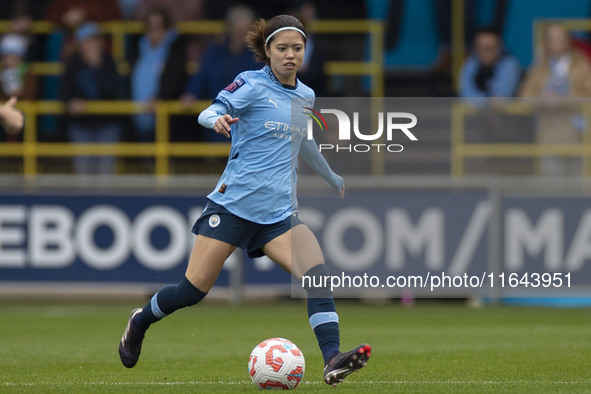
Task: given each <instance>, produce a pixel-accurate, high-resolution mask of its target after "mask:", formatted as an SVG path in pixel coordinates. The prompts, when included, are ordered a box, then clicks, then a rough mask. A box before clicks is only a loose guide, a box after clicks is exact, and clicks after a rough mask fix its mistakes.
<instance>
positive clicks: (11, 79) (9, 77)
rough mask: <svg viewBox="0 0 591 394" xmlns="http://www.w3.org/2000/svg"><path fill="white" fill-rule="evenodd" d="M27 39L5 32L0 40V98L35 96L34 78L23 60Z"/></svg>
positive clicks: (21, 98)
mask: <svg viewBox="0 0 591 394" xmlns="http://www.w3.org/2000/svg"><path fill="white" fill-rule="evenodd" d="M26 53H27V39H26V38H25V37H24V36H21V35H18V34H7V35H5V36H4V37H2V41H0V64H1V66H2V71H1V73H0V82H1V84H0V100H2V101H4V100H7V99H8V98H9V97H12V96H14V97H17V98H18V99H20V100H34V99H35V98H36V88H37V85H36V79H35V76H34V75H33V74H31V72H30V68H29V65H28V63H26V62H25V61H24V58H25V56H26Z"/></svg>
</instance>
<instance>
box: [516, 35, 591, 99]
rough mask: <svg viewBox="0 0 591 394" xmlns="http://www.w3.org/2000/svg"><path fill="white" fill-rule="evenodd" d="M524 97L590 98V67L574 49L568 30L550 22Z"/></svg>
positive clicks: (523, 92) (526, 84) (524, 88)
mask: <svg viewBox="0 0 591 394" xmlns="http://www.w3.org/2000/svg"><path fill="white" fill-rule="evenodd" d="M521 96H522V97H591V68H590V66H589V63H588V62H587V59H585V57H584V56H583V55H582V54H581V53H580V52H579V51H578V50H576V49H574V48H573V45H572V41H571V37H570V35H569V33H568V31H567V30H566V29H565V28H564V26H561V25H559V24H550V25H548V26H547V27H546V30H545V32H544V39H543V42H542V47H541V48H540V49H539V53H538V60H537V62H536V64H535V65H534V66H533V67H532V68H531V69H530V70H529V72H528V73H527V77H526V79H525V81H524V83H523V87H522V89H521Z"/></svg>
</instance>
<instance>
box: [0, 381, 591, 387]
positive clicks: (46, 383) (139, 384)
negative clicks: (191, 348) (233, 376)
mask: <svg viewBox="0 0 591 394" xmlns="http://www.w3.org/2000/svg"><path fill="white" fill-rule="evenodd" d="M323 383H324V382H320V381H313V382H312V381H304V382H301V384H306V385H307V384H323ZM218 384H225V385H242V384H252V382H250V381H247V380H238V381H222V380H220V381H215V382H214V381H203V382H200V381H186V382H182V381H171V382H64V383H58V382H3V383H2V385H4V386H36V385H39V386H74V385H87V386H187V385H189V386H190V385H194V386H196V385H218ZM342 384H379V385H407V384H411V385H412V384H418V385H428V384H437V385H446V384H470V385H476V384H484V385H502V384H556V385H569V384H574V385H578V384H591V380H583V381H529V380H360V381H345V382H343V383H342Z"/></svg>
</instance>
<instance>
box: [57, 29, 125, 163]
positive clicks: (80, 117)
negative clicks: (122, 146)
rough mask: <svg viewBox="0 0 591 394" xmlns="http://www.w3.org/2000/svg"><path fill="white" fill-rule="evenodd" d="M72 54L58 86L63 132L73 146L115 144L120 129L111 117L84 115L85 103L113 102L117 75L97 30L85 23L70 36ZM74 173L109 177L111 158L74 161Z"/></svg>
mask: <svg viewBox="0 0 591 394" xmlns="http://www.w3.org/2000/svg"><path fill="white" fill-rule="evenodd" d="M74 39H75V43H76V51H75V53H74V54H73V55H72V57H70V58H69V59H68V61H67V64H66V71H65V73H64V75H63V78H62V83H61V99H62V100H63V101H64V102H65V103H66V111H67V119H66V120H67V130H68V134H69V137H70V141H71V142H74V143H91V142H118V141H119V140H120V135H121V126H120V124H119V122H118V121H117V120H115V119H114V118H113V117H112V116H91V115H85V114H84V111H85V104H86V100H116V99H118V98H119V97H120V94H119V83H118V80H119V75H118V74H117V69H116V66H115V62H114V60H113V58H112V57H111V55H110V54H109V53H108V52H107V51H105V49H104V42H103V39H102V37H101V36H100V34H99V26H98V25H97V24H96V23H93V22H88V23H85V24H83V25H82V26H80V27H79V28H78V29H77V30H76V33H75V35H74ZM74 166H75V169H76V172H78V173H81V174H112V173H114V172H115V158H114V157H108V156H102V157H101V156H99V157H95V158H89V157H76V158H75V159H74Z"/></svg>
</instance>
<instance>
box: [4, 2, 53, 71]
mask: <svg viewBox="0 0 591 394" xmlns="http://www.w3.org/2000/svg"><path fill="white" fill-rule="evenodd" d="M49 1H50V0H0V19H2V20H10V32H11V33H14V34H21V35H24V36H27V42H28V44H27V45H28V48H27V55H26V56H25V59H26V60H28V61H44V60H45V56H44V55H45V47H44V45H45V38H46V36H45V35H34V34H30V30H31V24H32V22H33V21H39V20H43V19H45V11H46V9H47V6H48V4H49Z"/></svg>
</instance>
